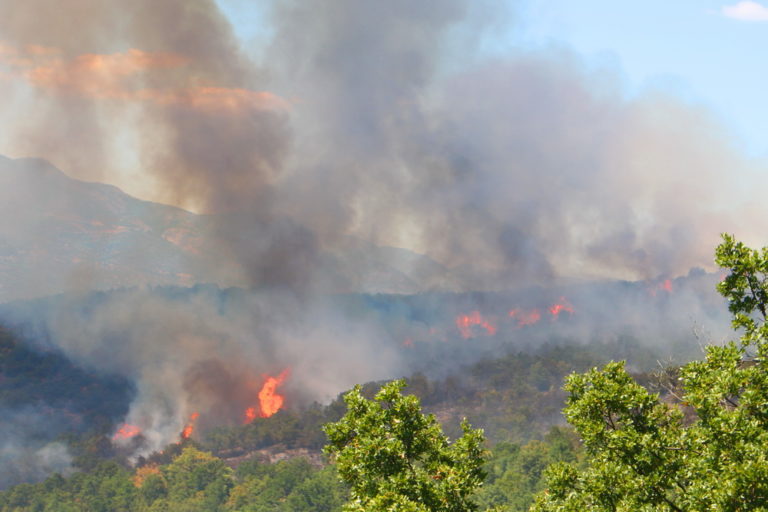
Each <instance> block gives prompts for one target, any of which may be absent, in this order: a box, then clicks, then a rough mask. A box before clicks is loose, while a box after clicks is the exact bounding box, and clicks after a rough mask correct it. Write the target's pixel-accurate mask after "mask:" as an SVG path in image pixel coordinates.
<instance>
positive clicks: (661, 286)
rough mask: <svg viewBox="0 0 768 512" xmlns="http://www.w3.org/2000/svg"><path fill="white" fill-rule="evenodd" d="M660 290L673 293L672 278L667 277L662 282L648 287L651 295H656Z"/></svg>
mask: <svg viewBox="0 0 768 512" xmlns="http://www.w3.org/2000/svg"><path fill="white" fill-rule="evenodd" d="M659 291H664V292H667V293H672V280H671V279H665V280H664V281H662V282H661V283H658V284H656V285H655V286H652V287H650V288H648V293H649V294H650V295H651V297H655V296H656V293H658V292H659Z"/></svg>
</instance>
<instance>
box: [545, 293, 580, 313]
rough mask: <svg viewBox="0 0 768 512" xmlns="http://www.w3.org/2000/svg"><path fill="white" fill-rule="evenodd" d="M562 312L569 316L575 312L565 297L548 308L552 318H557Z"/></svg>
mask: <svg viewBox="0 0 768 512" xmlns="http://www.w3.org/2000/svg"><path fill="white" fill-rule="evenodd" d="M563 311H565V312H567V313H569V314H571V315H572V314H573V313H574V311H575V310H574V309H573V306H572V305H571V303H570V302H568V299H566V298H565V297H560V302H558V303H556V304H552V305H551V306H550V307H549V314H550V315H552V316H553V317H554V318H558V316H559V315H560V313H562V312H563Z"/></svg>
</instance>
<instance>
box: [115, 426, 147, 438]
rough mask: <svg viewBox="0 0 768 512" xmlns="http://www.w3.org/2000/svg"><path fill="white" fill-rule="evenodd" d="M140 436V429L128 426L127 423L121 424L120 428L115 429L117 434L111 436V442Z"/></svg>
mask: <svg viewBox="0 0 768 512" xmlns="http://www.w3.org/2000/svg"><path fill="white" fill-rule="evenodd" d="M139 434H141V429H140V428H139V427H137V426H136V425H129V424H128V423H123V424H122V425H120V428H119V429H117V432H115V434H114V435H113V436H112V440H113V441H115V440H118V439H130V438H132V437H136V436H137V435H139Z"/></svg>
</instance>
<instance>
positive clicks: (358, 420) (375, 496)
mask: <svg viewBox="0 0 768 512" xmlns="http://www.w3.org/2000/svg"><path fill="white" fill-rule="evenodd" d="M403 387H405V381H403V380H398V381H393V382H390V383H388V384H386V385H384V386H383V387H382V388H381V390H380V391H379V392H378V393H377V394H376V396H375V397H374V399H373V400H368V399H366V398H365V397H364V396H363V394H362V392H361V388H360V386H356V387H355V388H354V389H353V390H352V391H350V392H349V393H347V394H346V395H345V396H344V401H345V402H346V404H347V413H346V415H345V416H344V417H343V418H341V420H339V421H338V422H336V423H329V424H327V425H326V426H325V427H324V430H325V432H326V434H327V435H328V439H329V444H328V445H327V446H326V448H325V451H326V453H327V454H329V455H331V456H332V457H333V458H335V460H336V466H337V470H338V472H339V476H340V478H341V479H342V480H343V481H344V482H346V483H347V484H348V485H349V486H350V495H351V497H350V501H349V502H348V503H347V504H346V505H345V506H344V510H347V511H379V510H380V511H385V510H386V511H409V512H417V511H418V512H429V511H446V512H464V511H472V510H476V509H477V506H476V505H475V504H474V503H473V502H472V500H471V498H472V493H473V492H474V491H475V489H477V488H478V487H479V486H480V485H481V484H482V482H483V479H484V477H485V473H484V471H483V463H484V457H485V449H484V448H483V443H484V438H483V432H482V430H479V429H477V430H473V429H472V428H470V426H469V424H468V423H467V422H466V421H465V422H463V423H462V431H463V434H462V436H461V437H460V438H459V439H457V440H456V441H455V442H454V443H452V444H451V443H449V441H448V439H447V438H446V437H445V435H443V432H442V430H441V428H440V425H439V424H438V423H437V420H436V419H435V417H434V416H433V415H431V414H430V415H426V416H425V415H424V414H422V412H421V405H420V403H419V399H418V398H416V397H415V396H413V395H410V396H404V395H402V393H401V390H402V389H403Z"/></svg>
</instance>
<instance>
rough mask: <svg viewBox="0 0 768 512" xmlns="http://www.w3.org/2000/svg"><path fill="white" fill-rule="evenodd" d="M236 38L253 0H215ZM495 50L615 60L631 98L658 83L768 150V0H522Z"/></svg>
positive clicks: (257, 31)
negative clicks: (548, 49)
mask: <svg viewBox="0 0 768 512" xmlns="http://www.w3.org/2000/svg"><path fill="white" fill-rule="evenodd" d="M219 3H220V4H221V5H222V7H223V9H224V11H225V13H226V14H227V15H228V16H229V17H230V19H231V20H232V21H233V24H234V26H235V30H236V32H237V33H238V35H239V36H240V37H241V38H242V39H244V41H245V42H247V43H248V42H249V43H251V48H253V46H254V43H256V40H257V39H258V38H260V37H264V35H265V26H264V24H263V22H262V20H263V12H261V10H260V9H259V8H258V2H249V1H247V0H219ZM515 3H516V4H519V5H522V8H520V9H519V12H518V17H517V21H516V24H515V25H514V26H511V27H510V29H509V30H508V31H506V33H504V32H503V31H502V35H501V38H500V39H499V40H498V41H497V44H498V47H499V48H503V47H505V46H513V47H540V46H547V45H557V46H567V47H570V48H571V49H572V50H573V51H575V52H576V53H578V54H579V55H581V56H582V58H583V59H584V60H585V61H586V62H587V63H597V64H605V63H609V64H610V65H612V66H615V67H617V68H618V69H619V71H620V72H621V73H622V74H623V76H624V78H625V83H626V85H627V87H628V91H627V92H628V94H635V93H637V92H639V91H642V90H644V89H646V88H649V87H652V88H662V89H665V90H669V91H672V92H674V93H675V94H677V95H679V96H681V97H682V98H683V99H684V100H686V101H689V102H692V103H695V104H701V105H704V106H706V107H707V108H708V109H710V110H711V111H712V113H713V114H714V115H715V116H716V118H718V119H720V120H721V122H722V123H723V124H724V126H725V127H726V129H727V130H728V131H729V132H730V134H732V136H733V140H734V143H735V144H736V146H737V147H738V148H739V149H741V150H742V151H743V152H745V153H747V154H749V155H751V156H768V138H766V136H765V134H768V93H767V92H766V91H768V66H766V65H765V64H764V62H763V55H764V54H765V51H766V50H768V0H762V1H761V2H754V1H753V2H748V1H747V2H745V1H740V0H642V1H638V0H624V1H620V2H618V1H616V0H578V1H576V0H525V1H523V2H520V1H515Z"/></svg>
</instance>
